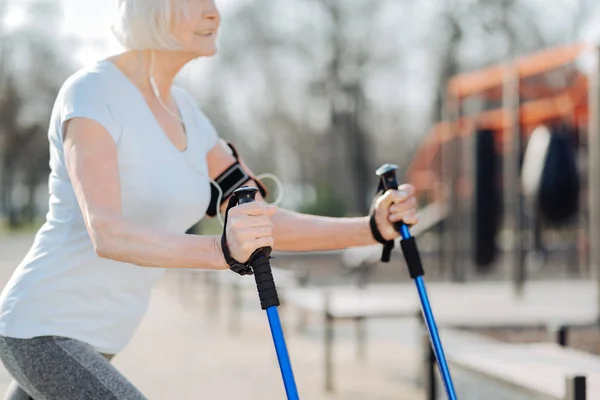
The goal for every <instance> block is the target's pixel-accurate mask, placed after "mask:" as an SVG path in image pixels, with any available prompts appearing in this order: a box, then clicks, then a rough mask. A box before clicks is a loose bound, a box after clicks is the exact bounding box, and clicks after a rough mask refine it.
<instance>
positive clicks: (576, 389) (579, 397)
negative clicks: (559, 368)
mask: <svg viewBox="0 0 600 400" xmlns="http://www.w3.org/2000/svg"><path fill="white" fill-rule="evenodd" d="M566 385H567V386H566V389H567V390H566V392H567V393H566V396H565V400H586V398H587V385H586V378H585V376H570V377H568V378H567V382H566Z"/></svg>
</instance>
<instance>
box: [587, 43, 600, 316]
mask: <svg viewBox="0 0 600 400" xmlns="http://www.w3.org/2000/svg"><path fill="white" fill-rule="evenodd" d="M594 56H595V58H596V65H595V69H594V70H593V71H592V72H591V73H590V75H589V130H588V144H589V148H588V151H589V153H588V154H589V156H588V165H589V169H588V174H589V175H588V177H589V178H588V185H589V186H588V188H589V214H590V215H589V224H588V226H589V246H590V255H589V260H590V272H591V273H592V274H596V280H597V283H598V287H599V288H600V115H599V114H600V87H599V84H600V51H599V49H598V48H596V51H595V54H594ZM598 306H599V312H600V290H599V291H598ZM598 320H599V321H600V314H599V315H598Z"/></svg>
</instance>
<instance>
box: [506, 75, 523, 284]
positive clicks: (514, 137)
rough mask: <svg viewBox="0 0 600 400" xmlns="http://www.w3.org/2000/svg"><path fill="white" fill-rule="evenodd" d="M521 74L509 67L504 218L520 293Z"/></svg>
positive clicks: (521, 248)
mask: <svg viewBox="0 0 600 400" xmlns="http://www.w3.org/2000/svg"><path fill="white" fill-rule="evenodd" d="M519 97H520V96H519V74H518V71H517V69H516V66H514V65H511V66H509V67H507V69H506V72H505V81H504V88H503V103H504V107H503V108H504V112H505V113H506V117H507V119H508V120H507V126H506V130H505V131H504V145H505V147H504V149H505V153H504V157H503V160H504V163H503V169H504V184H503V190H504V220H505V221H506V223H505V229H507V231H508V232H510V235H509V237H510V245H509V251H508V254H507V257H506V258H505V259H506V260H508V265H507V267H508V268H509V269H510V271H511V272H512V277H513V282H514V289H515V292H516V294H517V295H521V294H522V292H523V286H524V283H525V252H524V250H525V248H524V244H523V239H524V235H523V225H524V221H523V200H522V198H523V196H522V195H521V179H520V168H519V165H520V161H521V147H522V145H521V126H520V115H519V108H520V107H519V106H520V98H519Z"/></svg>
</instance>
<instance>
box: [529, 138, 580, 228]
mask: <svg viewBox="0 0 600 400" xmlns="http://www.w3.org/2000/svg"><path fill="white" fill-rule="evenodd" d="M579 186H580V181H579V173H578V171H577V156H576V150H575V140H574V135H573V133H572V132H569V130H568V129H567V128H562V129H560V130H557V131H555V132H552V134H551V136H550V143H549V144H548V151H547V153H546V161H545V163H544V168H543V171H542V176H541V181H540V186H539V193H538V196H537V200H538V207H539V209H540V211H541V213H542V215H543V217H544V220H545V221H547V222H548V223H550V224H554V225H562V224H564V223H566V222H568V221H569V220H570V219H571V218H572V217H573V216H575V215H576V214H577V211H578V208H579V189H580V187H579Z"/></svg>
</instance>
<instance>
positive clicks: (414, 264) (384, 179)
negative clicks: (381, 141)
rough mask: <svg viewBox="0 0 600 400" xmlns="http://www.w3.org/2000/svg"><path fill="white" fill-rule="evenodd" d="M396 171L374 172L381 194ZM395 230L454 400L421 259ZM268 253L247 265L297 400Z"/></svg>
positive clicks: (250, 193) (406, 235) (245, 193)
mask: <svg viewBox="0 0 600 400" xmlns="http://www.w3.org/2000/svg"><path fill="white" fill-rule="evenodd" d="M397 169H398V167H397V166H396V165H393V164H385V165H383V166H381V167H380V168H379V169H377V171H376V174H377V176H379V177H380V185H379V187H380V189H381V190H382V191H383V192H386V191H387V190H390V189H393V190H395V189H397V188H398V182H397V180H396V170H397ZM257 191H258V189H256V188H252V187H242V188H240V189H237V190H236V191H234V197H235V199H236V201H237V203H238V204H244V203H248V202H252V201H254V199H255V196H256V192H257ZM394 228H395V229H396V230H397V231H398V232H399V233H400V235H401V236H402V240H401V242H400V244H401V246H402V251H403V253H404V257H405V259H406V263H407V265H408V270H409V273H410V277H411V278H412V279H414V280H415V284H416V286H417V291H418V293H419V298H420V300H421V309H422V312H423V316H424V319H425V323H426V326H427V330H428V332H429V337H430V339H431V344H432V347H433V350H434V354H435V357H436V359H437V364H438V367H439V371H440V375H441V377H442V381H443V383H444V388H445V390H446V394H447V397H448V399H449V400H457V397H456V393H455V391H454V384H453V382H452V377H451V375H450V370H449V368H448V363H447V361H446V356H445V355H444V349H443V347H442V342H441V340H440V337H439V333H438V329H437V325H436V323H435V319H434V316H433V312H432V310H431V305H430V304H429V298H428V296H427V290H426V288H425V282H424V280H423V275H424V274H425V272H424V271H423V266H422V264H421V257H420V255H419V250H418V249H417V245H416V241H415V238H414V237H413V236H412V235H411V234H410V230H409V228H408V226H407V225H406V224H404V223H403V222H396V223H395V224H394ZM392 244H393V242H392ZM390 251H391V247H390V244H389V243H388V244H386V245H385V247H384V254H385V253H386V252H387V253H388V255H387V259H386V260H385V261H389V252H390ZM270 254H271V248H262V249H258V250H257V251H256V252H255V253H254V254H253V255H252V257H250V260H251V261H250V265H251V266H252V269H253V273H254V276H255V280H256V286H257V288H258V293H259V298H260V301H261V307H262V309H264V310H266V311H267V317H268V318H269V326H270V327H271V334H272V336H273V342H274V344H275V351H276V353H277V358H278V360H279V367H280V369H281V376H282V378H283V383H284V386H285V391H286V394H287V398H288V400H299V396H298V389H297V388H296V382H295V380H294V373H293V371H292V366H291V362H290V359H289V354H288V351H287V346H286V343H285V338H284V336H283V330H282V328H281V322H280V320H279V314H278V311H277V306H279V299H278V296H277V289H276V287H275V282H274V279H273V274H272V271H271V265H270V262H269V256H270Z"/></svg>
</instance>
